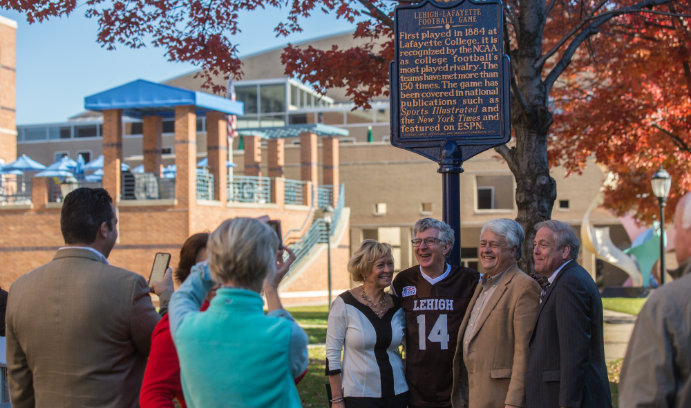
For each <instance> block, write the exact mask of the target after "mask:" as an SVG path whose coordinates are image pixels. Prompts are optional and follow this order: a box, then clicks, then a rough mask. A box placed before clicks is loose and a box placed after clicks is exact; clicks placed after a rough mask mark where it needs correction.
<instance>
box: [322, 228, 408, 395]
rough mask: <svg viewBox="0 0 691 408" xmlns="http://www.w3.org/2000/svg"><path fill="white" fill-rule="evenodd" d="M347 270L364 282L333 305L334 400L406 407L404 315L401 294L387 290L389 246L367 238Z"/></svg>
mask: <svg viewBox="0 0 691 408" xmlns="http://www.w3.org/2000/svg"><path fill="white" fill-rule="evenodd" d="M348 271H349V272H350V274H351V276H352V279H353V280H354V281H360V282H362V285H361V286H358V287H356V288H353V289H351V290H349V291H347V292H344V293H342V294H341V295H340V296H338V297H337V298H336V299H335V300H334V301H333V304H332V305H331V310H330V311H329V326H328V329H327V330H326V374H327V375H328V376H329V383H330V384H331V392H332V399H331V403H332V404H331V406H332V407H333V408H342V407H346V408H352V407H357V408H361V407H365V408H369V407H392V408H399V407H400V408H405V407H406V406H407V404H408V385H407V384H406V382H405V372H404V369H403V363H402V361H401V354H400V353H399V346H400V345H401V344H403V342H404V339H405V333H404V331H405V319H404V316H403V309H401V307H400V303H399V302H398V300H397V298H395V297H392V296H391V295H389V294H387V293H384V289H386V288H387V287H389V286H390V285H391V279H392V278H393V257H392V256H391V246H390V245H389V244H384V243H380V242H377V241H375V240H371V239H367V240H365V241H363V242H362V244H360V248H359V249H358V250H357V251H356V252H355V254H353V256H352V258H350V261H348ZM341 351H343V363H342V364H341Z"/></svg>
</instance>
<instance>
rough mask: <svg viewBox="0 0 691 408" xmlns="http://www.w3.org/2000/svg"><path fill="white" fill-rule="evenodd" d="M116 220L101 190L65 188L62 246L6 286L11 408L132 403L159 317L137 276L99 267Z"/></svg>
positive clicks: (115, 234) (113, 234)
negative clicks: (9, 286)
mask: <svg viewBox="0 0 691 408" xmlns="http://www.w3.org/2000/svg"><path fill="white" fill-rule="evenodd" d="M117 222H118V220H117V218H116V215H115V209H114V207H113V204H112V200H111V198H110V196H109V195H108V192H106V190H104V189H101V188H97V189H90V188H79V189H77V190H74V191H73V192H71V193H70V194H68V195H67V197H65V201H64V202H63V205H62V213H61V217H60V228H61V230H62V235H63V238H64V240H65V246H64V247H62V248H60V249H59V250H58V251H57V253H56V254H55V257H54V258H53V260H52V261H50V262H49V263H47V264H46V265H43V266H40V267H38V268H36V269H34V270H33V271H31V272H30V273H28V274H26V275H23V276H21V277H20V278H19V279H17V280H16V281H15V282H14V284H13V285H12V287H11V288H10V294H9V299H8V304H7V370H8V374H9V386H10V396H11V401H12V405H13V406H14V407H15V408H22V407H58V406H72V407H77V406H84V407H86V406H89V407H136V406H137V400H138V396H139V388H140V386H141V382H142V377H143V375H144V367H145V366H146V358H147V355H148V354H149V348H150V345H151V333H152V331H153V328H154V326H155V325H156V323H157V322H158V320H159V316H158V314H157V313H156V310H155V309H154V307H153V305H152V304H151V299H150V297H149V288H148V286H147V283H146V281H145V280H144V278H142V277H141V276H140V275H137V274H135V273H133V272H129V271H127V270H125V269H121V268H117V267H115V266H111V265H109V264H108V261H107V258H108V255H109V254H110V251H111V250H112V249H113V246H114V245H115V241H116V240H117V237H118V230H117Z"/></svg>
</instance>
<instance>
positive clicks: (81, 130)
mask: <svg viewBox="0 0 691 408" xmlns="http://www.w3.org/2000/svg"><path fill="white" fill-rule="evenodd" d="M74 130H75V135H74V136H75V137H96V136H98V126H96V125H87V126H75V127H74Z"/></svg>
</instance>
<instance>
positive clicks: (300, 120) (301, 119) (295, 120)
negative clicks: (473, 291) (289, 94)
mask: <svg viewBox="0 0 691 408" xmlns="http://www.w3.org/2000/svg"><path fill="white" fill-rule="evenodd" d="M288 120H289V122H290V124H291V125H305V124H307V114H305V113H296V114H293V115H289V116H288Z"/></svg>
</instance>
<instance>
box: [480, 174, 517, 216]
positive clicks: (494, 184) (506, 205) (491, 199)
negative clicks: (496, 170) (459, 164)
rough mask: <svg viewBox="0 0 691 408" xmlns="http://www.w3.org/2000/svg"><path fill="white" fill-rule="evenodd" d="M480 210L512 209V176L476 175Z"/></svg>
mask: <svg viewBox="0 0 691 408" xmlns="http://www.w3.org/2000/svg"><path fill="white" fill-rule="evenodd" d="M475 181H476V184H477V209H478V210H512V209H513V204H514V197H513V193H514V187H513V177H512V176H476V178H475Z"/></svg>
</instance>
